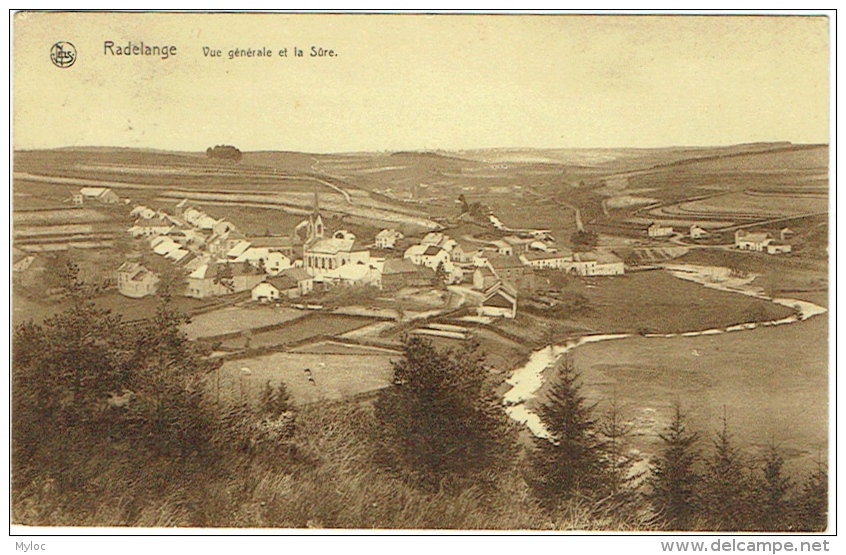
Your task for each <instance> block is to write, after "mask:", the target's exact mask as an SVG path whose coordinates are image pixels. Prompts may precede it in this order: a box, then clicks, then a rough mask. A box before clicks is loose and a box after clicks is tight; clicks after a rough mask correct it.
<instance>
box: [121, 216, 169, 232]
mask: <svg viewBox="0 0 846 555" xmlns="http://www.w3.org/2000/svg"><path fill="white" fill-rule="evenodd" d="M172 229H173V224H172V223H171V221H170V220H168V219H167V218H165V217H163V216H158V217H155V216H154V217H153V218H143V217H142V218H139V219H137V220H135V224H134V225H133V226H132V227H130V228H129V230H128V231H129V234H130V235H132V236H133V237H155V236H157V235H167V234H168V233H169V232H170V231H171V230H172Z"/></svg>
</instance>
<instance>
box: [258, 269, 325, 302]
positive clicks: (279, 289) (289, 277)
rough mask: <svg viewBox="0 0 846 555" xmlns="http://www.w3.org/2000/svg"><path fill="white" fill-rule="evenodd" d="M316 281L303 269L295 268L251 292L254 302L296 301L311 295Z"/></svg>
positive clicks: (268, 280)
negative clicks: (282, 299)
mask: <svg viewBox="0 0 846 555" xmlns="http://www.w3.org/2000/svg"><path fill="white" fill-rule="evenodd" d="M313 288H314V279H313V278H312V277H311V276H310V275H308V272H306V271H305V270H303V269H302V268H293V269H290V270H287V271H285V272H283V273H282V274H280V275H278V276H276V277H272V278H268V279H267V281H264V282H262V283H259V284H258V285H256V286H255V287H253V290H252V292H251V296H252V299H253V300H254V301H277V300H279V299H280V298H281V297H283V296H284V297H288V298H290V299H295V298H297V297H302V296H305V295H308V294H309V293H311V291H312V290H313Z"/></svg>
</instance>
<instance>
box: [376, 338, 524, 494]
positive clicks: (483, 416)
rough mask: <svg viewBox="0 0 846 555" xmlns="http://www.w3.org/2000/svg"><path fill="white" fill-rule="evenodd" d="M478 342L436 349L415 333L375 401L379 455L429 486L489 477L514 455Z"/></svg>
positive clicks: (511, 437)
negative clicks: (378, 425)
mask: <svg viewBox="0 0 846 555" xmlns="http://www.w3.org/2000/svg"><path fill="white" fill-rule="evenodd" d="M478 347H479V346H478V343H476V342H475V341H472V340H468V342H466V343H465V344H464V345H462V347H461V348H458V349H447V350H438V349H436V348H435V347H434V346H433V345H432V343H431V342H430V341H428V340H426V339H423V338H420V337H414V336H412V337H411V338H409V339H408V340H407V341H406V346H405V357H404V358H403V359H402V360H400V361H398V362H395V363H394V377H393V383H392V385H391V386H390V387H388V388H385V389H383V390H381V391H380V393H379V396H378V398H377V400H376V403H375V409H376V420H377V421H378V422H380V423H381V424H380V428H379V430H378V432H377V434H376V435H377V440H378V441H379V444H380V446H381V453H380V461H381V462H382V463H383V464H384V465H385V466H388V467H389V468H391V469H393V470H395V471H397V472H398V473H399V474H400V475H401V476H403V477H405V478H406V479H408V480H409V481H411V482H412V483H414V484H417V485H419V486H421V487H423V488H425V489H430V490H438V489H440V488H442V487H447V488H457V487H462V486H466V485H468V484H470V483H487V482H489V481H490V480H491V479H492V477H493V476H495V475H496V473H497V471H498V469H499V468H501V467H502V466H503V465H504V464H506V463H507V461H508V459H509V454H510V453H511V450H512V448H513V445H514V434H513V432H514V429H513V427H512V426H511V424H510V422H509V420H508V417H507V415H506V414H505V411H504V410H503V409H502V405H501V403H499V402H498V400H497V398H496V397H495V396H494V392H493V388H492V387H491V384H490V383H488V376H489V372H488V368H487V365H486V364H485V362H484V355H483V354H482V353H481V352H480V351H479V348H478Z"/></svg>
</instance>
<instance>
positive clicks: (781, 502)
mask: <svg viewBox="0 0 846 555" xmlns="http://www.w3.org/2000/svg"><path fill="white" fill-rule="evenodd" d="M792 489H793V481H792V480H791V479H790V478H789V477H788V476H786V475H785V473H784V457H783V456H782V454H781V453H780V452H779V450H778V449H777V448H776V447H775V446H774V445H770V446H769V447H768V448H767V451H766V452H765V453H764V459H763V461H762V464H761V466H760V476H759V477H758V479H757V480H756V482H755V486H754V504H755V507H756V515H757V518H756V519H755V530H756V531H759V532H786V531H788V530H790V529H791V528H792V526H793V525H792V522H791V520H792V513H793V504H792V502H791V499H790V494H791V491H792Z"/></svg>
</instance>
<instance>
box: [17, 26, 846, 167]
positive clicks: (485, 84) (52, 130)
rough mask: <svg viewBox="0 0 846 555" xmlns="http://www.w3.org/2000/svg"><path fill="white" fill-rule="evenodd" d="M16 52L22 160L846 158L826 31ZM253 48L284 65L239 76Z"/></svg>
mask: <svg viewBox="0 0 846 555" xmlns="http://www.w3.org/2000/svg"><path fill="white" fill-rule="evenodd" d="M13 37H14V41H13V74H12V79H13V140H14V146H15V148H16V149H35V148H53V147H65V146H123V147H141V148H154V149H165V150H180V151H202V150H205V149H206V148H207V147H208V146H210V145H215V144H232V145H235V146H237V147H238V148H240V149H241V150H244V151H249V150H289V151H303V152H354V151H391V150H434V149H438V150H460V149H474V148H506V147H525V148H603V147H609V148H613V147H661V146H693V145H702V146H706V145H726V144H738V143H748V142H759V141H791V142H794V143H827V142H828V141H829V93H830V85H829V67H830V66H829V21H828V19H827V18H825V17H772V16H770V17H745V16H743V17H741V16H708V17H703V16H560V15H559V16H537V15H535V16H506V15H488V16H478V15H434V16H433V15H350V14H346V15H337V14H335V15H329V14H322V15H294V14H196V13H195V14H162V13H148V14H141V13H133V14H94V13H18V14H17V15H16V16H15V18H14V22H13ZM59 41H66V42H70V43H72V44H73V45H74V47H75V49H76V52H77V56H76V59H75V62H74V64H73V65H72V66H70V67H65V68H59V67H56V66H55V65H54V64H53V63H52V62H51V59H50V52H51V47H52V46H53V45H54V44H55V43H57V42H59ZM105 41H112V42H113V43H114V44H115V45H116V46H121V47H122V46H126V45H127V44H129V43H132V44H136V45H138V44H140V43H142V42H143V43H144V44H145V45H147V46H158V47H162V46H176V48H177V53H176V55H175V56H170V57H168V59H162V58H161V56H139V55H129V56H124V55H120V56H119V55H115V54H112V53H110V52H108V51H107V49H106V48H105V46H104V43H105ZM312 46H315V47H320V48H324V49H327V50H328V49H331V50H333V51H334V52H335V53H336V56H334V57H329V56H320V57H311V56H310V53H311V47H312ZM204 47H207V48H209V49H210V50H220V51H221V54H222V57H210V56H205V55H204V51H203V48H204ZM294 47H298V48H299V49H301V50H302V51H303V57H295V56H294V52H293V49H294ZM249 48H252V49H254V50H258V49H262V48H267V49H269V50H270V51H271V52H272V53H273V55H272V56H270V57H244V58H242V57H238V58H234V59H229V57H228V53H229V51H230V50H233V49H249ZM283 48H287V54H288V57H280V56H279V51H280V50H282V49H283Z"/></svg>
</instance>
